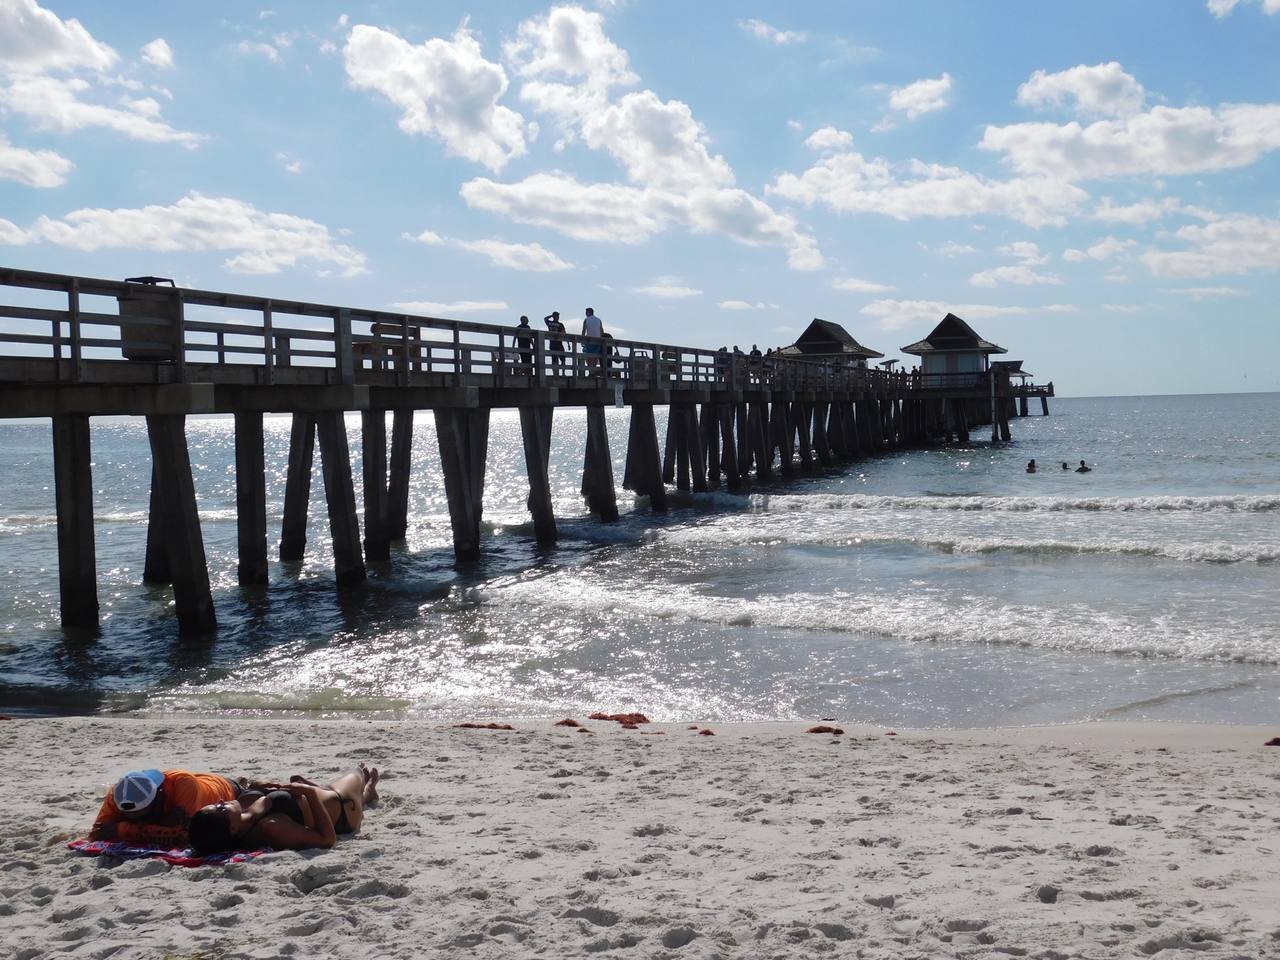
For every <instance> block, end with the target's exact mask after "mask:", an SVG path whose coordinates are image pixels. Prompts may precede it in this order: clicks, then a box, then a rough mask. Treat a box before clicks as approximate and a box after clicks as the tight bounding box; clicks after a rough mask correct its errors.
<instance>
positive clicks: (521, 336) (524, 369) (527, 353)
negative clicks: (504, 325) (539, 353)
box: [515, 316, 533, 376]
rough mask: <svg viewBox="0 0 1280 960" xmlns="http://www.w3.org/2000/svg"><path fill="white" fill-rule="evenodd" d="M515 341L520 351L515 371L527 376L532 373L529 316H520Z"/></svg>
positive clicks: (531, 341)
mask: <svg viewBox="0 0 1280 960" xmlns="http://www.w3.org/2000/svg"><path fill="white" fill-rule="evenodd" d="M515 342H516V348H517V349H518V350H519V351H520V366H518V367H517V368H516V373H521V374H524V375H525V376H529V375H530V374H531V373H533V328H532V327H530V326H529V318H528V317H526V316H521V317H520V323H519V325H518V326H517V327H516V335H515Z"/></svg>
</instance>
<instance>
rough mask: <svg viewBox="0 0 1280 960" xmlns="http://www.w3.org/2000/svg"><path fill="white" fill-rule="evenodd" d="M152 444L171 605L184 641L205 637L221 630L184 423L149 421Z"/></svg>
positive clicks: (177, 418) (162, 418) (165, 417)
mask: <svg viewBox="0 0 1280 960" xmlns="http://www.w3.org/2000/svg"><path fill="white" fill-rule="evenodd" d="M147 434H148V437H149V439H150V441H151V462H152V464H153V466H154V469H155V476H156V480H157V484H156V487H157V490H158V491H159V500H160V507H161V511H160V513H161V516H163V517H164V539H165V543H166V544H167V546H168V552H169V571H170V573H171V575H172V577H173V600H174V605H175V607H176V609H177V614H178V632H179V633H180V634H182V635H184V636H189V635H194V634H207V633H211V632H213V630H215V629H216V628H217V625H218V623H217V617H216V616H215V614H214V610H213V595H212V593H211V592H210V590H209V567H208V564H207V562H206V560H205V555H204V539H203V537H202V536H201V534H200V514H199V513H198V512H197V509H196V488H195V483H194V482H193V481H192V479H191V458H190V455H189V454H188V452H187V433H186V417H184V416H182V415H181V414H162V415H152V416H149V417H147Z"/></svg>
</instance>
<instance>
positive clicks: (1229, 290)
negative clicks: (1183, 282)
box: [1164, 287, 1244, 300]
mask: <svg viewBox="0 0 1280 960" xmlns="http://www.w3.org/2000/svg"><path fill="white" fill-rule="evenodd" d="M1164 292H1165V293H1173V294H1176V295H1178V296H1180V297H1190V298H1191V299H1192V300H1205V299H1208V298H1210V297H1242V296H1244V291H1243V290H1241V289H1240V288H1239V287H1167V288H1165V291H1164Z"/></svg>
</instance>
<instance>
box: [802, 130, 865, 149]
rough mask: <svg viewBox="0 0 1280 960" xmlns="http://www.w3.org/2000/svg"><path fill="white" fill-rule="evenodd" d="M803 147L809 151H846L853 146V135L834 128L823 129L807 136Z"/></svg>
mask: <svg viewBox="0 0 1280 960" xmlns="http://www.w3.org/2000/svg"><path fill="white" fill-rule="evenodd" d="M804 145H805V146H806V147H808V148H809V149H810V150H846V149H848V148H849V147H851V146H853V134H852V133H850V132H849V131H847V130H837V129H836V128H835V127H823V128H822V129H820V130H815V131H814V132H813V133H811V134H809V137H808V139H807V140H805V142H804Z"/></svg>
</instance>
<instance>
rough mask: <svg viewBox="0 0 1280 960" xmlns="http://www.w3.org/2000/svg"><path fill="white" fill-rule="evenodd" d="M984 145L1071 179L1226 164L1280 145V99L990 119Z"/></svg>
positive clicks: (1020, 166) (1016, 162)
mask: <svg viewBox="0 0 1280 960" xmlns="http://www.w3.org/2000/svg"><path fill="white" fill-rule="evenodd" d="M979 146H980V147H982V148H983V149H984V150H990V151H993V152H995V153H1002V154H1004V158H1005V160H1006V161H1007V162H1008V163H1009V164H1010V166H1012V167H1013V169H1014V170H1016V171H1017V172H1019V173H1021V174H1023V175H1026V176H1046V177H1053V178H1057V179H1062V180H1069V181H1075V180H1095V179H1107V178H1113V177H1127V176H1151V175H1156V176H1161V175H1178V174H1193V173H1206V172H1212V171H1216V170H1228V169H1232V168H1235V167H1243V166H1247V165H1249V164H1251V163H1253V162H1254V161H1256V160H1257V159H1258V158H1259V157H1261V156H1263V155H1264V154H1266V153H1268V152H1270V151H1272V150H1276V149H1280V104H1270V103H1268V104H1222V105H1220V106H1218V107H1217V108H1216V109H1215V108H1211V107H1165V106H1156V107H1153V108H1152V109H1150V110H1147V111H1143V112H1139V113H1133V114H1129V115H1126V116H1122V117H1119V118H1116V119H1111V120H1098V121H1097V122H1095V123H1091V124H1089V125H1087V126H1082V125H1081V124H1080V123H1079V122H1077V121H1075V120H1073V121H1071V122H1070V123H1067V124H1063V125H1061V126H1059V125H1057V124H1053V123H1015V124H1011V125H1009V126H1004V127H996V126H989V127H987V128H986V130H985V131H984V133H983V135H982V141H981V143H980V144H979Z"/></svg>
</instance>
